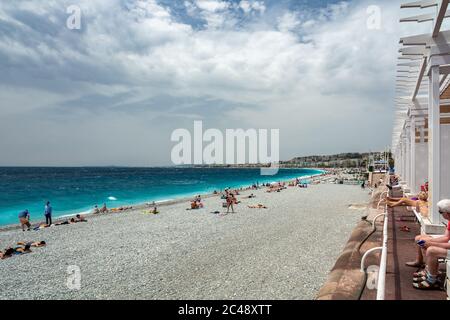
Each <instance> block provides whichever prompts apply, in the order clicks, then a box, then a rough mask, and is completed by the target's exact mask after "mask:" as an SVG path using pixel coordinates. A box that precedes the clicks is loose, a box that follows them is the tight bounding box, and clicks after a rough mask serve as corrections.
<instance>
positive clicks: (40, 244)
mask: <svg viewBox="0 0 450 320" xmlns="http://www.w3.org/2000/svg"><path fill="white" fill-rule="evenodd" d="M17 245H19V246H24V247H25V246H27V245H28V246H30V247H34V248H39V247H44V246H46V245H47V243H46V242H45V241H36V242H32V241H29V242H24V241H19V242H17Z"/></svg>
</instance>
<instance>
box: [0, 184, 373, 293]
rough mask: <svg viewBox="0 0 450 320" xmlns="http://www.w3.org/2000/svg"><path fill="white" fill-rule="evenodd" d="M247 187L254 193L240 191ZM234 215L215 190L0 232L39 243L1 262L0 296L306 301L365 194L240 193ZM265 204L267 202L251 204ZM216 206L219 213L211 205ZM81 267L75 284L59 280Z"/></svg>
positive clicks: (322, 187)
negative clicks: (198, 204)
mask: <svg viewBox="0 0 450 320" xmlns="http://www.w3.org/2000/svg"><path fill="white" fill-rule="evenodd" d="M250 193H253V194H255V195H256V198H255V199H246V198H245V197H246V196H248V195H249V194H250ZM237 198H238V200H239V201H241V202H242V203H241V204H239V205H237V206H236V207H235V211H236V213H234V214H232V213H230V214H225V212H226V209H223V208H222V202H223V200H221V199H220V196H213V197H208V198H205V199H204V205H205V207H204V208H203V209H200V210H192V211H188V210H186V208H188V207H189V206H190V204H189V202H186V201H182V202H178V203H174V204H170V205H167V206H161V207H159V211H160V213H159V214H158V215H152V214H144V213H143V210H142V209H141V208H139V209H136V210H131V211H127V212H120V213H113V214H106V215H103V216H102V215H100V216H96V217H87V218H88V222H87V223H77V224H73V225H63V226H55V227H50V228H46V229H42V230H39V231H30V232H27V231H26V232H23V231H22V230H19V229H9V230H3V231H0V248H1V249H3V248H6V247H8V246H14V245H15V243H17V242H18V241H41V240H44V241H46V242H47V246H45V247H42V248H33V249H32V252H31V253H29V254H25V255H20V256H13V257H12V258H8V259H4V260H0V279H1V280H0V299H45V300H48V299H187V300H189V299H193V300H203V299H205V300H206V299H244V300H247V299H255V300H260V299H274V300H278V299H281V300H309V299H314V298H315V296H316V294H317V292H318V290H319V289H320V287H321V286H322V285H323V283H324V282H325V281H326V279H327V275H328V273H329V271H330V269H331V268H332V267H333V265H334V263H335V261H336V258H337V257H338V256H339V254H340V253H341V251H342V249H343V248H344V246H345V244H346V241H347V240H348V238H349V236H350V233H351V231H352V229H353V228H354V227H355V225H356V224H357V223H358V221H359V220H360V218H361V216H362V215H363V213H364V211H363V210H361V209H359V210H355V209H354V208H355V207H358V206H354V207H353V209H352V208H351V205H355V204H356V205H359V204H365V203H367V202H368V199H369V195H368V191H367V190H366V191H364V190H362V189H361V188H360V187H359V186H348V185H336V184H319V185H312V186H310V187H309V188H308V189H301V188H297V187H289V188H288V189H286V190H283V191H282V192H280V193H266V189H265V188H264V189H260V190H256V191H255V190H251V191H244V192H242V193H241V195H240V196H238V197H237ZM257 204H264V205H265V206H267V207H268V209H250V208H248V207H247V206H248V205H257ZM214 211H220V212H221V214H214V213H212V212H214ZM74 266H75V268H77V269H79V270H80V275H81V278H80V280H81V281H80V285H81V286H80V288H79V289H73V288H69V286H68V285H67V283H68V279H70V276H71V275H70V274H69V273H68V272H70V270H73V267H74Z"/></svg>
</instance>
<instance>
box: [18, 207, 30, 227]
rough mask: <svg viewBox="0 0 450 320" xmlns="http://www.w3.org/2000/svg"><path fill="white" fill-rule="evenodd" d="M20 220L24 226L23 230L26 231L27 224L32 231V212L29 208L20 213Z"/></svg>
mask: <svg viewBox="0 0 450 320" xmlns="http://www.w3.org/2000/svg"><path fill="white" fill-rule="evenodd" d="M19 221H20V225H21V227H22V231H25V226H27V228H28V231H30V228H31V224H30V213H29V212H28V210H24V211H22V212H21V213H19Z"/></svg>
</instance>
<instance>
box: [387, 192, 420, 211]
mask: <svg viewBox="0 0 450 320" xmlns="http://www.w3.org/2000/svg"><path fill="white" fill-rule="evenodd" d="M387 205H388V207H391V208H395V207H400V206H408V207H421V206H427V207H428V194H427V193H426V192H421V193H419V196H418V197H417V200H413V198H412V199H409V198H389V197H388V198H387Z"/></svg>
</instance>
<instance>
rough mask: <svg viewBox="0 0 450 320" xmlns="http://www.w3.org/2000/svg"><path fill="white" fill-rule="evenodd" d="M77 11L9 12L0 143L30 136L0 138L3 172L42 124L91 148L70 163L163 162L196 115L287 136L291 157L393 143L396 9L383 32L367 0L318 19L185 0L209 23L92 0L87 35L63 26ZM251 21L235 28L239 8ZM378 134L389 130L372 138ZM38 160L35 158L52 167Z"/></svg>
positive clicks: (2, 45)
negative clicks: (15, 132)
mask: <svg viewBox="0 0 450 320" xmlns="http://www.w3.org/2000/svg"><path fill="white" fill-rule="evenodd" d="M68 4H70V1H60V0H59V1H56V0H54V1H46V2H45V4H44V3H39V5H37V4H36V2H28V1H20V2H19V3H18V4H17V5H16V3H15V2H14V3H12V2H2V3H1V4H0V17H2V18H1V21H0V99H1V100H2V101H4V103H2V105H3V106H2V109H3V108H4V109H5V110H2V111H1V113H2V115H3V114H5V115H6V114H7V115H8V117H3V119H2V117H0V135H2V136H4V135H5V134H7V132H8V131H7V130H11V129H12V126H13V124H14V123H16V122H17V123H19V121H22V122H20V123H21V126H22V125H25V124H26V125H27V129H26V130H25V131H26V132H28V133H27V134H26V137H27V139H29V140H27V139H25V138H24V137H21V138H20V139H19V140H20V143H19V144H18V145H20V147H14V144H12V143H11V142H8V143H7V146H6V142H3V143H2V142H1V141H0V148H2V150H5V154H7V155H8V158H3V159H2V160H0V161H4V164H7V163H9V164H11V163H13V164H14V159H17V158H18V157H19V154H20V150H23V149H26V148H28V147H30V146H31V145H33V146H34V145H39V144H40V143H43V141H44V140H45V138H48V136H49V133H48V132H46V133H44V131H45V130H43V131H42V130H41V128H49V127H51V128H52V130H58V132H62V131H63V132H64V134H63V135H61V137H60V138H58V137H52V138H51V141H52V143H53V144H52V145H53V147H54V148H55V150H59V151H61V148H62V147H61V146H62V145H66V143H65V140H64V139H66V140H67V139H68V140H71V141H73V143H74V145H75V146H83V147H74V151H73V152H71V153H70V156H69V155H68V156H67V158H64V159H61V163H63V164H69V163H70V161H71V159H72V160H73V161H75V162H76V164H77V163H82V164H92V163H100V164H113V163H110V161H113V160H112V159H114V156H116V157H117V159H122V160H118V161H125V159H127V160H126V161H130V160H129V158H130V157H129V156H126V157H125V156H123V155H122V153H124V152H126V153H127V154H128V155H130V154H133V152H135V153H136V160H133V161H132V163H133V164H149V163H153V164H161V163H166V162H167V161H168V158H169V156H170V152H169V151H168V150H166V149H168V148H169V147H170V140H169V138H170V131H171V130H173V129H176V128H178V127H183V126H188V125H189V123H190V122H192V119H195V118H202V119H204V120H205V121H206V126H217V127H226V126H228V127H230V126H232V127H257V128H280V129H281V136H282V139H283V137H284V139H283V140H282V156H283V157H284V158H289V157H291V156H296V155H299V154H308V153H314V152H323V153H326V152H339V151H352V150H355V151H357V150H361V151H362V150H367V149H368V148H370V146H369V145H368V142H369V143H371V145H372V146H373V148H376V147H380V148H382V147H384V144H386V143H388V141H390V127H391V121H392V115H391V104H390V99H391V98H392V95H393V92H392V91H393V81H394V77H395V73H394V68H395V56H396V48H397V43H398V36H399V33H400V32H402V31H401V30H400V29H398V25H397V22H396V20H397V19H398V13H397V11H398V5H397V3H393V2H391V1H383V2H382V4H380V5H382V8H383V10H382V15H383V21H384V23H385V24H384V25H383V28H382V30H377V31H369V30H366V29H365V26H366V18H367V17H366V10H365V9H366V7H367V5H369V4H370V2H369V1H366V0H364V1H355V2H351V3H347V2H342V3H339V4H337V5H330V6H328V7H327V9H322V10H319V11H311V12H305V11H301V12H295V11H288V10H287V8H282V9H283V10H278V11H272V12H268V11H269V9H267V8H266V5H265V3H264V2H263V1H246V0H243V1H240V2H239V3H238V4H232V3H231V2H227V1H213V0H204V1H185V2H184V5H185V7H186V10H187V12H188V14H189V15H190V17H192V18H201V19H204V20H205V21H206V22H207V25H206V26H205V27H204V28H196V27H193V26H191V25H189V24H187V23H185V22H183V19H180V18H179V17H177V16H176V15H175V13H174V12H173V11H172V10H171V9H170V8H168V7H166V6H163V5H161V4H158V2H157V1H155V0H147V1H143V0H141V1H133V0H98V1H88V0H81V1H79V5H80V7H81V8H82V12H83V16H82V18H83V29H82V30H81V31H80V32H74V31H70V30H68V29H66V28H64V25H65V16H64V15H62V16H61V12H62V13H64V12H65V10H64V5H68ZM252 13H258V14H257V15H253V16H255V19H250V20H248V22H247V21H246V20H244V25H242V24H240V25H239V24H238V21H239V22H241V21H242V20H239V14H245V15H246V16H252ZM262 13H265V14H264V15H263V14H262ZM48 16H52V17H56V18H55V19H52V20H48V19H47V17H48ZM274 17H275V18H274ZM2 21H3V22H2ZM241 23H242V22H241ZM13 88H15V90H19V92H29V93H30V94H29V97H30V98H29V99H25V98H20V96H18V95H17V94H12V93H11V92H13V91H14V89H13ZM6 109H7V111H6ZM25 115H26V117H25ZM368 119H371V120H370V121H369V120H368ZM6 121H7V122H8V123H5V122H6ZM379 126H382V127H384V128H385V130H383V132H381V133H380V134H379V135H378V136H376V137H374V135H373V132H374V131H375V130H377V128H378V127H379ZM128 127H132V128H133V129H130V130H128V131H127V130H126V128H128ZM33 129H34V130H36V131H37V132H39V133H38V134H36V135H33V134H32V132H34V131H33ZM38 129H39V130H38ZM80 130H84V131H87V132H91V134H85V133H83V134H79V131H80ZM84 131H83V132H84ZM52 132H53V131H52ZM355 132H358V134H357V135H356V134H355ZM107 137H108V139H110V140H112V141H117V144H116V147H115V148H116V149H115V150H111V149H108V148H109V147H110V145H111V143H110V142H109V141H110V140H108V142H107V143H106V142H105V139H107ZM165 137H167V139H165ZM292 137H295V138H292ZM133 141H138V142H137V143H136V145H138V146H139V147H143V148H144V146H145V150H139V151H136V150H135V149H136V146H135V145H134V144H133V143H132V142H133ZM146 143H147V145H146ZM15 148H16V149H15ZM33 150H34V149H33ZM93 150H95V151H93ZM146 150H152V151H154V152H150V151H146ZM35 152H36V158H34V159H30V163H31V161H32V160H36V159H42V161H44V162H45V161H47V160H48V161H51V160H52V159H54V158H51V157H49V154H48V153H47V152H45V150H43V151H42V152H41V151H39V150H35ZM105 154H107V155H108V157H109V158H108V159H106V160H102V155H105ZM102 161H107V163H103V162H102ZM108 162H109V163H108ZM0 164H1V162H0ZM127 164H128V163H127Z"/></svg>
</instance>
